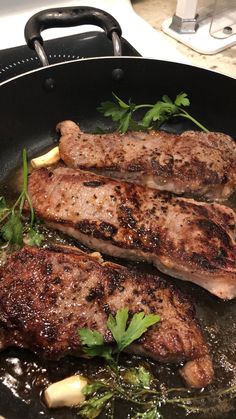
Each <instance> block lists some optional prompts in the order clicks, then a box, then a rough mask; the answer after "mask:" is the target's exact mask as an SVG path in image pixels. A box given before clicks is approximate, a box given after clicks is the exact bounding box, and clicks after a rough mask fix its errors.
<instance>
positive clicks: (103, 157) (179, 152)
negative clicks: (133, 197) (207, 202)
mask: <svg viewBox="0 0 236 419" xmlns="http://www.w3.org/2000/svg"><path fill="white" fill-rule="evenodd" d="M57 129H58V130H59V131H60V133H61V138H60V144H59V149H60V155H61V158H62V159H63V160H64V162H65V163H66V165H67V166H69V167H74V168H80V169H84V170H91V171H94V172H96V173H100V174H103V175H105V176H109V177H111V178H120V179H124V180H126V181H131V182H134V183H138V184H144V185H147V186H149V187H152V188H157V189H159V190H167V191H170V192H173V193H175V194H183V193H185V194H186V193H187V194H193V195H195V196H205V197H206V198H210V199H226V198H227V197H228V196H229V195H231V193H232V192H233V191H234V190H235V188H236V144H235V142H234V141H233V139H232V138H230V137H229V136H228V135H225V134H222V133H216V132H210V133H203V132H199V131H186V132H184V133H183V134H181V135H174V134H169V133H166V132H163V131H157V132H156V131H150V132H148V133H147V132H128V133H127V134H119V133H109V134H103V135H93V134H88V133H83V132H81V130H80V128H79V127H78V125H76V124H75V123H74V122H72V121H63V122H61V123H59V124H58V125H57Z"/></svg>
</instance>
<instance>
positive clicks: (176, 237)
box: [28, 167, 236, 299]
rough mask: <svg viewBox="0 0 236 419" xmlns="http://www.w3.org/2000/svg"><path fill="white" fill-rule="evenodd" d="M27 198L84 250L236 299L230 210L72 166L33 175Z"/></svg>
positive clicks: (40, 214) (235, 249)
mask: <svg viewBox="0 0 236 419" xmlns="http://www.w3.org/2000/svg"><path fill="white" fill-rule="evenodd" d="M28 191H29V195H30V197H31V200H32V203H33V207H34V209H35V212H36V214H37V216H38V217H39V218H41V219H42V220H44V221H45V222H46V223H47V225H49V226H50V227H52V228H55V229H57V230H60V231H62V232H64V233H65V234H67V235H69V236H72V237H74V238H76V239H77V240H79V241H80V242H82V243H83V244H85V245H86V246H88V247H90V248H92V249H96V250H98V251H101V252H102V253H105V254H108V255H112V256H117V257H122V258H126V259H134V260H145V261H147V262H151V263H153V264H154V265H155V266H156V267H157V268H158V269H159V270H160V271H162V272H164V273H167V274H169V275H171V276H173V277H176V278H180V279H183V280H186V281H191V282H194V283H196V284H198V285H200V286H202V287H203V288H205V289H207V290H208V291H210V292H211V293H212V294H215V295H217V296H218V297H220V298H223V299H231V298H234V297H235V296H236V245H235V242H234V234H235V214H234V212H233V211H232V210H231V209H230V208H228V207H226V206H223V205H220V204H216V203H212V204H206V203H201V202H197V201H194V200H192V199H187V198H178V197H173V196H172V195H171V194H170V193H168V192H160V191H157V190H155V189H150V188H146V187H144V186H140V185H134V184H131V183H126V182H121V181H117V180H112V179H108V178H105V177H102V176H99V175H96V174H93V173H89V172H83V171H80V170H75V169H71V168H67V167H58V168H56V169H53V170H49V169H40V170H37V171H34V172H33V173H32V174H31V175H30V177H29V183H28Z"/></svg>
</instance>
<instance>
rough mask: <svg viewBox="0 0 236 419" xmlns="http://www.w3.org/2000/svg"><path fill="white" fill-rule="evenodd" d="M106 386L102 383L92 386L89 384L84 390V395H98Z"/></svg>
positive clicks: (95, 383)
mask: <svg viewBox="0 0 236 419" xmlns="http://www.w3.org/2000/svg"><path fill="white" fill-rule="evenodd" d="M105 387H106V386H105V384H103V383H100V382H94V383H92V384H87V385H86V386H85V387H84V388H83V389H82V393H83V394H84V395H85V396H90V395H91V394H94V393H96V392H97V391H98V390H101V388H105Z"/></svg>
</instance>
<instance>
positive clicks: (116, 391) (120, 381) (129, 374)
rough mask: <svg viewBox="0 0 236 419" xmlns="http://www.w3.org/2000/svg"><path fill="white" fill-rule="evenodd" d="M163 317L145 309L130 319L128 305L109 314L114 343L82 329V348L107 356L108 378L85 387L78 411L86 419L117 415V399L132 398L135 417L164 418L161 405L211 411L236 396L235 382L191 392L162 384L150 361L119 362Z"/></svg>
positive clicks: (192, 410)
mask: <svg viewBox="0 0 236 419" xmlns="http://www.w3.org/2000/svg"><path fill="white" fill-rule="evenodd" d="M159 321H160V317H159V316H157V315H154V314H149V315H145V314H144V313H143V312H141V313H136V314H134V315H133V316H132V317H131V318H130V319H129V312H128V309H127V308H123V309H120V310H118V311H117V313H116V315H115V316H112V315H109V318H108V321H107V327H108V329H109V330H110V332H111V333H112V336H113V338H114V340H115V345H113V346H110V345H107V344H106V343H105V342H104V339H103V336H102V335H101V334H100V333H99V332H97V331H94V330H90V329H88V328H82V329H80V330H79V336H80V339H81V341H82V343H83V345H84V347H83V349H84V352H85V353H86V355H88V356H89V357H93V356H100V357H102V358H104V360H105V368H106V378H102V379H100V380H94V381H89V383H88V384H87V386H86V387H84V389H83V390H82V391H83V393H84V395H85V396H86V400H85V402H84V403H83V404H82V405H81V406H80V407H79V408H78V415H79V416H82V417H84V418H87V419H95V418H96V417H98V416H99V415H100V414H101V412H102V411H103V410H105V411H106V413H107V417H109V418H111V419H112V418H113V419H114V418H115V417H116V415H115V401H116V400H117V399H119V400H124V401H126V402H129V403H130V404H131V406H132V408H131V412H132V413H131V414H130V415H129V417H130V418H132V419H164V417H163V415H162V413H161V412H160V408H161V407H162V406H164V405H172V406H175V407H176V408H178V409H179V408H180V409H184V410H185V411H186V413H187V414H189V413H202V412H204V413H205V412H208V411H209V409H211V408H215V406H216V405H217V403H221V402H222V400H223V398H224V399H225V398H227V401H230V400H233V399H235V398H236V385H233V386H232V387H230V388H227V389H220V390H218V391H216V390H214V391H209V392H199V393H197V394H196V391H193V392H191V391H190V390H189V389H187V388H170V389H167V388H162V389H161V386H160V382H159V380H158V379H157V378H156V377H154V376H153V374H152V372H151V369H150V367H149V366H147V363H145V362H143V364H142V365H137V366H135V367H131V368H124V367H121V366H120V365H119V355H120V353H121V351H123V350H124V349H125V348H127V347H128V346H129V345H130V344H131V343H133V342H134V341H135V340H136V339H138V338H139V337H141V336H142V334H143V333H145V332H146V331H147V330H148V328H149V327H151V326H152V325H154V324H156V323H158V322H159Z"/></svg>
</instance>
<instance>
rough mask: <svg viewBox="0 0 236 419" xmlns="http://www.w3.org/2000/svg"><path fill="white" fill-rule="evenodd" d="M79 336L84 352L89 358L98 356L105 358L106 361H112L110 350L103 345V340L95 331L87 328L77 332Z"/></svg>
mask: <svg viewBox="0 0 236 419" xmlns="http://www.w3.org/2000/svg"><path fill="white" fill-rule="evenodd" d="M79 336H80V339H81V342H82V343H83V345H85V346H84V348H83V350H84V352H85V353H86V354H87V355H89V356H91V357H92V356H100V357H102V358H105V359H106V360H107V361H109V360H110V361H113V358H112V355H111V354H112V348H111V347H110V346H106V345H105V344H104V339H103V336H102V334H101V333H99V332H97V331H96V330H90V329H88V328H86V327H85V328H82V329H80V330H79Z"/></svg>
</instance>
